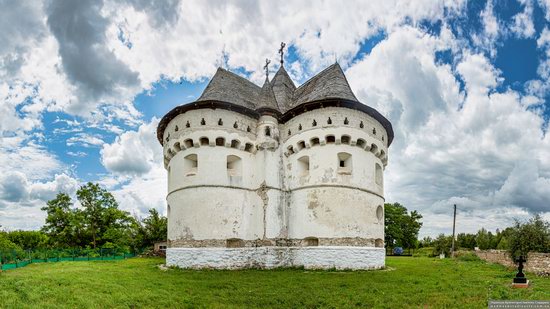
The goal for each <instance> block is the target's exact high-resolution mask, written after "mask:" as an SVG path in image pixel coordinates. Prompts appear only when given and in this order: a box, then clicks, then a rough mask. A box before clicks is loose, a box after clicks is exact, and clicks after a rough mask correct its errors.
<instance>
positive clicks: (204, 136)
mask: <svg viewBox="0 0 550 309" xmlns="http://www.w3.org/2000/svg"><path fill="white" fill-rule="evenodd" d="M367 103H368V102H367ZM157 136H158V140H159V142H160V143H161V144H162V145H163V148H164V152H163V153H164V166H165V168H166V170H167V172H168V195H167V203H168V215H167V216H168V249H167V252H166V254H167V258H166V262H167V264H168V265H169V266H179V267H184V268H247V267H261V268H272V267H287V266H303V267H305V268H337V269H376V268H382V267H384V264H385V249H384V209H383V207H384V185H383V170H384V168H385V166H386V165H387V163H388V147H389V145H390V144H391V142H392V140H393V130H392V126H391V124H390V122H389V121H388V120H387V119H386V118H384V117H383V116H382V115H381V114H380V113H379V112H377V111H376V110H375V109H373V108H371V107H369V106H368V105H366V104H364V103H361V102H359V100H358V99H357V98H356V96H355V95H354V94H353V91H352V90H351V88H350V86H349V84H348V82H347V80H346V77H345V75H344V72H343V71H342V68H341V67H340V65H339V64H338V63H335V64H333V65H331V66H329V67H327V68H326V69H324V70H323V71H322V72H320V73H318V74H317V75H315V76H314V77H312V78H311V79H309V80H308V81H306V82H305V83H303V84H302V85H301V86H299V87H296V86H295V84H294V82H293V81H292V79H291V78H290V77H289V75H288V73H287V72H286V70H285V68H284V66H283V61H282V59H281V66H280V68H279V69H278V71H277V73H276V74H275V76H274V77H273V78H272V79H271V80H269V78H268V77H267V76H266V80H265V82H264V84H263V86H262V87H259V86H258V85H256V84H254V83H252V82H250V81H248V80H247V79H245V78H243V77H240V76H238V75H236V74H234V73H232V72H229V71H227V70H225V69H222V68H218V70H217V72H216V74H215V75H214V77H213V78H212V79H211V80H210V82H209V84H208V86H207V87H206V89H205V90H204V92H203V93H202V95H201V96H200V97H199V98H198V100H196V101H195V102H191V103H188V104H184V105H181V106H178V107H176V108H174V109H173V110H171V111H170V112H169V113H168V114H166V115H165V116H164V117H163V118H162V120H161V121H160V123H159V126H158V130H157Z"/></svg>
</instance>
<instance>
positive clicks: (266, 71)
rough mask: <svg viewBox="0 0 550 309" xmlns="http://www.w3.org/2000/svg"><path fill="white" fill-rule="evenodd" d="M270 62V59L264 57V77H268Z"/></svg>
mask: <svg viewBox="0 0 550 309" xmlns="http://www.w3.org/2000/svg"><path fill="white" fill-rule="evenodd" d="M270 63H271V60H269V59H267V58H265V65H264V70H265V78H269V64H270Z"/></svg>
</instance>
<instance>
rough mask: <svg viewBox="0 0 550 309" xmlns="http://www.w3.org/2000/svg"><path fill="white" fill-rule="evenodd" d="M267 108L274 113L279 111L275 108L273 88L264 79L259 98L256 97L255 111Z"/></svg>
mask: <svg viewBox="0 0 550 309" xmlns="http://www.w3.org/2000/svg"><path fill="white" fill-rule="evenodd" d="M261 108H269V109H271V110H274V111H280V109H279V107H278V106H277V101H276V99H275V94H274V93H273V88H272V87H271V84H270V83H269V79H268V78H267V77H266V79H265V82H264V85H263V86H262V90H260V96H259V97H258V102H257V104H256V109H257V110H259V109H261Z"/></svg>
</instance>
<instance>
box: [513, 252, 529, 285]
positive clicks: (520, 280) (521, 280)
mask: <svg viewBox="0 0 550 309" xmlns="http://www.w3.org/2000/svg"><path fill="white" fill-rule="evenodd" d="M516 261H517V262H518V273H517V274H516V277H515V278H514V280H513V283H512V286H514V287H517V288H526V287H528V286H529V280H527V278H525V274H524V273H523V263H524V262H526V261H525V258H524V257H523V256H520V257H519V258H518V259H517V260H516Z"/></svg>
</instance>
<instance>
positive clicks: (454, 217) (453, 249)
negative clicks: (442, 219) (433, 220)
mask: <svg viewBox="0 0 550 309" xmlns="http://www.w3.org/2000/svg"><path fill="white" fill-rule="evenodd" d="M455 225H456V204H454V215H453V246H452V248H451V256H452V257H455Z"/></svg>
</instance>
